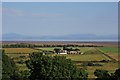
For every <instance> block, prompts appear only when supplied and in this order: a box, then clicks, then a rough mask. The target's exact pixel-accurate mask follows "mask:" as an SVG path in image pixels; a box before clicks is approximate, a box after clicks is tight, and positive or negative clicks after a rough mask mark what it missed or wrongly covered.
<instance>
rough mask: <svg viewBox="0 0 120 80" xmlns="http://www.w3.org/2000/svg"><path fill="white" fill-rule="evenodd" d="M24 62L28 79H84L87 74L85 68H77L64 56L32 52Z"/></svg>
mask: <svg viewBox="0 0 120 80" xmlns="http://www.w3.org/2000/svg"><path fill="white" fill-rule="evenodd" d="M26 64H27V67H28V69H30V76H29V79H30V80H61V79H65V80H80V79H81V80H86V79H87V76H88V74H87V72H86V71H85V70H83V69H78V68H77V67H76V66H75V65H74V64H73V62H72V61H71V60H70V59H66V57H64V56H53V57H51V56H46V55H42V54H41V53H39V54H35V53H33V54H31V55H30V60H28V61H26Z"/></svg>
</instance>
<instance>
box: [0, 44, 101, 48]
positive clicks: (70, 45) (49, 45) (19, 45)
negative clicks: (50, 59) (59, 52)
mask: <svg viewBox="0 0 120 80" xmlns="http://www.w3.org/2000/svg"><path fill="white" fill-rule="evenodd" d="M2 47H3V48H35V47H103V46H98V45H84V44H83V45H77V44H65V45H62V44H61V45H60V44H59V45H58V44H39V45H38V44H37V45H36V44H27V43H16V44H3V45H2Z"/></svg>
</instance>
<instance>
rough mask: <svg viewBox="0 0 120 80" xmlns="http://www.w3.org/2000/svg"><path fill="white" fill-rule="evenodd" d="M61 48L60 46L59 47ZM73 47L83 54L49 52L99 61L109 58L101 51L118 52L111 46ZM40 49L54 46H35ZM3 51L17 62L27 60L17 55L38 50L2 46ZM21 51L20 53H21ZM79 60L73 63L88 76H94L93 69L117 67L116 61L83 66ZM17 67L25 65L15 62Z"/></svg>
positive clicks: (75, 59) (113, 68)
mask: <svg viewBox="0 0 120 80" xmlns="http://www.w3.org/2000/svg"><path fill="white" fill-rule="evenodd" d="M60 48H62V47H60ZM73 48H79V49H80V51H81V52H82V53H84V54H66V55H63V54H49V55H50V56H55V55H58V56H66V58H69V59H71V60H73V61H101V60H111V59H110V58H109V57H107V56H105V55H103V54H102V52H104V53H105V54H108V55H110V54H111V56H117V55H116V54H118V52H117V49H116V48H112V47H97V48H96V47H73ZM37 49H40V50H47V51H54V47H44V48H37ZM4 50H5V53H7V55H8V56H10V57H12V58H13V57H14V61H15V62H17V61H19V60H24V61H25V60H27V59H28V58H26V59H25V58H23V59H21V58H15V57H19V56H28V55H29V53H32V52H38V51H40V50H35V49H31V48H4ZM21 53H22V54H21ZM81 64H82V63H81V62H78V63H75V65H77V67H78V68H81V67H82V68H85V69H87V71H88V74H89V78H95V76H94V71H95V70H96V69H102V70H108V71H109V72H114V71H115V70H116V69H117V68H118V63H117V62H108V63H102V62H99V64H101V65H103V66H86V67H83V66H81ZM17 67H18V69H19V70H20V71H23V70H26V69H27V67H26V65H25V64H18V63H17Z"/></svg>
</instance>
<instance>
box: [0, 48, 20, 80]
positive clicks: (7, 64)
mask: <svg viewBox="0 0 120 80" xmlns="http://www.w3.org/2000/svg"><path fill="white" fill-rule="evenodd" d="M18 77H19V76H18V74H17V71H16V65H15V62H14V61H13V60H12V59H11V58H9V57H8V56H7V55H5V53H4V50H2V80H17V79H18Z"/></svg>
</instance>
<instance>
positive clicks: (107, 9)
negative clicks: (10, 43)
mask: <svg viewBox="0 0 120 80" xmlns="http://www.w3.org/2000/svg"><path fill="white" fill-rule="evenodd" d="M2 26H3V27H2V33H3V34H7V33H16V34H23V35H30V36H38V35H52V36H61V35H70V34H95V35H113V34H115V35H116V34H118V3H117V2H3V3H2Z"/></svg>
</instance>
